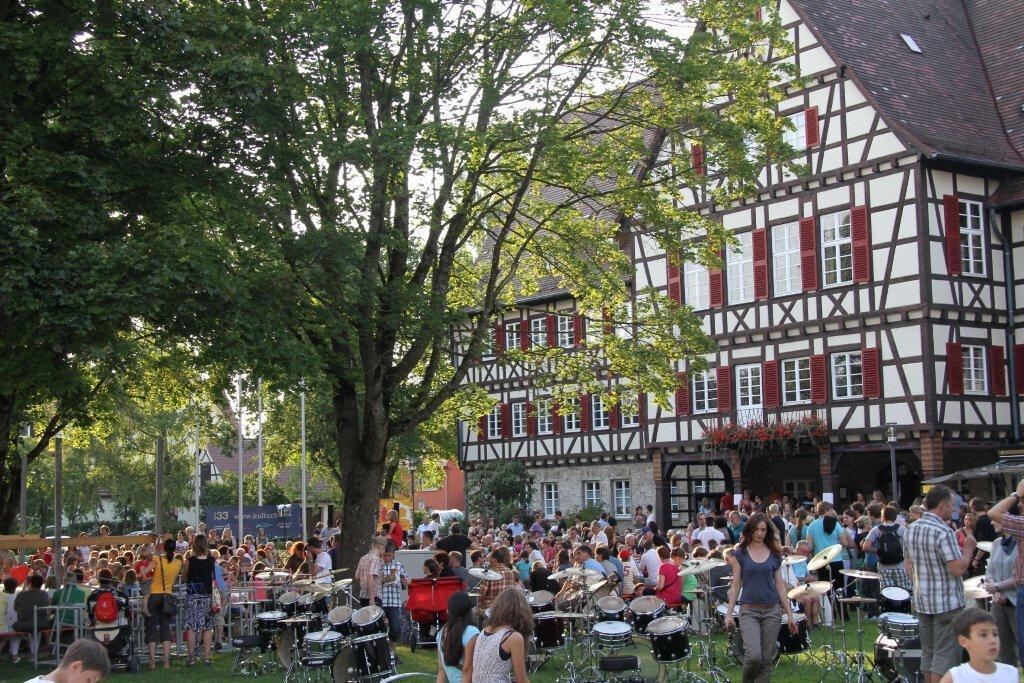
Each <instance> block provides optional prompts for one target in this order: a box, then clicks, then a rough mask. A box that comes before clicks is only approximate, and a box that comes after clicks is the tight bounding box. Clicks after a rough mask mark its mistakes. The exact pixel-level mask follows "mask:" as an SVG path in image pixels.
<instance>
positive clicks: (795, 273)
mask: <svg viewBox="0 0 1024 683" xmlns="http://www.w3.org/2000/svg"><path fill="white" fill-rule="evenodd" d="M800 118H801V119H802V118H803V117H802V116H801V117H800ZM771 230H772V277H773V284H774V285H775V287H774V290H773V291H774V294H775V296H786V295H787V294H796V293H798V292H801V291H803V281H802V280H801V276H800V226H799V224H798V223H797V222H796V221H793V222H792V223H783V224H781V225H776V226H774V227H772V229H771Z"/></svg>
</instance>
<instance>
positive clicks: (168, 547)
mask: <svg viewBox="0 0 1024 683" xmlns="http://www.w3.org/2000/svg"><path fill="white" fill-rule="evenodd" d="M176 548H177V544H176V543H175V542H174V539H173V538H168V539H167V540H166V541H164V557H166V558H167V561H168V562H174V551H175V549H176Z"/></svg>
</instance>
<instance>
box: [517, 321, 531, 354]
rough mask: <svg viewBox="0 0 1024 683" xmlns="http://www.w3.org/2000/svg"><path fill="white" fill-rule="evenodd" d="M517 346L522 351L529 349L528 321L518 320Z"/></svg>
mask: <svg viewBox="0 0 1024 683" xmlns="http://www.w3.org/2000/svg"><path fill="white" fill-rule="evenodd" d="M519 348H520V349H522V350H523V351H529V350H530V321H529V320H520V321H519Z"/></svg>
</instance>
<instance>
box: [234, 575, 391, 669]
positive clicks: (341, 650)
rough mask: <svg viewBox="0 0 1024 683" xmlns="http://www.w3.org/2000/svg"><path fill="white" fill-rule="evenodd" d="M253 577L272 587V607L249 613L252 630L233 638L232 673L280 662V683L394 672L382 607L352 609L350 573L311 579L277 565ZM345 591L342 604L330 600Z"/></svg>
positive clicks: (339, 597)
mask: <svg viewBox="0 0 1024 683" xmlns="http://www.w3.org/2000/svg"><path fill="white" fill-rule="evenodd" d="M346 571H348V570H347V569H339V570H336V571H334V572H332V574H333V575H334V576H335V577H336V576H337V575H338V574H341V573H342V572H346ZM255 578H256V579H258V580H261V581H264V582H265V583H266V586H267V587H268V588H270V589H272V591H273V595H274V598H273V600H272V603H273V604H272V605H271V606H272V608H273V609H270V610H266V611H263V612H259V613H257V614H256V615H255V619H254V624H255V626H254V630H255V635H253V636H243V637H240V638H238V639H236V640H237V641H238V642H237V644H238V645H239V646H240V649H239V652H238V656H237V658H236V660H235V665H234V667H233V669H232V671H233V673H240V674H243V675H253V676H261V675H264V674H266V673H269V672H272V671H274V670H275V669H279V668H283V669H284V672H285V673H284V680H285V683H298V682H299V681H301V682H302V683H310V682H313V681H330V682H332V683H350V682H353V681H354V682H356V683H376V682H379V681H381V680H383V679H384V678H387V677H389V676H392V675H394V674H395V672H396V669H395V659H394V655H393V653H392V652H391V645H390V642H389V641H388V625H387V619H386V617H385V615H384V610H383V609H381V608H380V607H377V606H375V605H371V606H369V607H363V608H359V609H353V607H352V605H353V602H354V598H353V596H352V594H351V593H350V592H349V588H350V587H351V585H352V580H351V579H339V580H336V581H333V582H332V583H317V582H314V581H312V580H310V579H298V580H292V577H291V576H290V575H289V574H287V573H286V572H279V571H275V572H262V573H260V574H257V575H256V577H255ZM346 597H347V601H346V602H347V604H336V603H341V602H343V601H345V600H344V599H345V598H346Z"/></svg>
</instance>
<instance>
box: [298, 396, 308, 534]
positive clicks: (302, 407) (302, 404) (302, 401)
mask: <svg viewBox="0 0 1024 683" xmlns="http://www.w3.org/2000/svg"><path fill="white" fill-rule="evenodd" d="M299 424H300V425H301V431H302V446H301V451H300V452H301V454H302V457H301V459H300V463H301V469H302V540H306V539H307V538H309V536H307V535H306V392H305V391H303V392H300V393H299Z"/></svg>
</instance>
